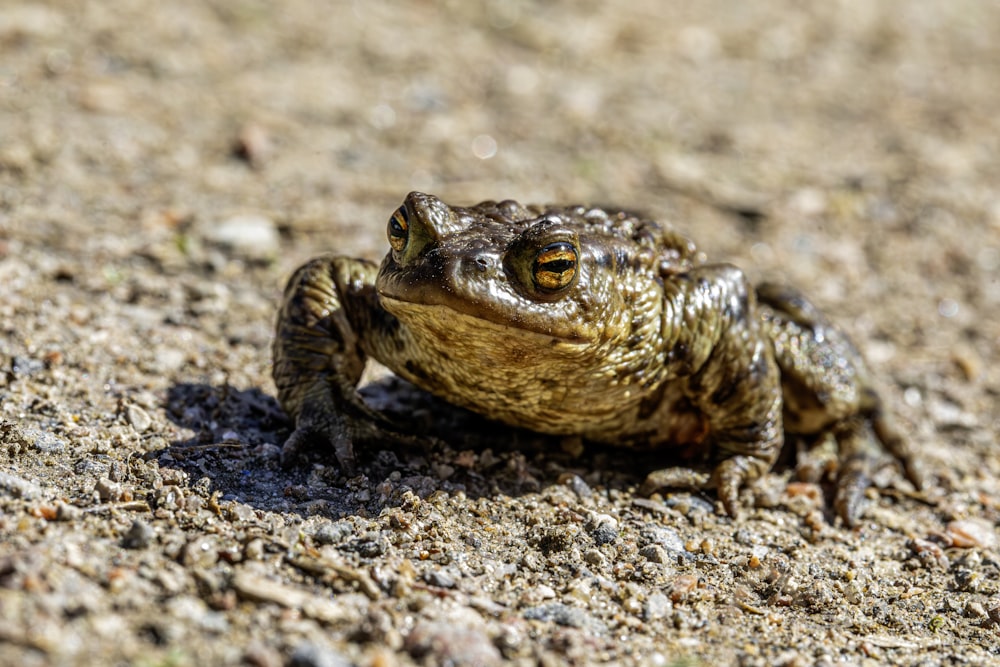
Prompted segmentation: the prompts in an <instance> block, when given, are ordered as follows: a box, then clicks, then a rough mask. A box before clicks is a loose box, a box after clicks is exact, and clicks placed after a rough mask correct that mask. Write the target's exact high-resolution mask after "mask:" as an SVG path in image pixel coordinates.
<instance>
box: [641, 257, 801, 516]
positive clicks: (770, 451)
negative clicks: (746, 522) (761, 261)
mask: <svg viewBox="0 0 1000 667" xmlns="http://www.w3.org/2000/svg"><path fill="white" fill-rule="evenodd" d="M665 289H666V291H667V296H666V304H665V305H666V309H665V315H664V317H665V320H664V321H665V322H666V323H667V327H669V329H668V328H667V327H665V330H667V331H669V333H668V334H667V335H666V336H665V341H666V344H667V350H668V363H669V364H670V366H671V367H672V370H673V372H674V374H675V375H676V377H677V378H678V380H682V381H683V380H686V385H687V386H686V393H687V395H688V399H689V400H690V401H691V402H692V403H693V404H694V405H695V406H696V407H697V408H698V409H699V410H700V411H701V412H702V413H703V414H704V415H705V417H706V418H707V420H708V429H709V438H710V442H711V444H712V446H713V447H714V449H715V456H716V458H717V460H718V461H719V463H718V465H717V467H716V468H715V471H714V473H713V475H712V477H711V479H706V480H703V481H704V482H705V485H706V486H715V487H716V488H717V490H718V494H719V498H720V500H722V504H723V505H724V506H725V508H726V511H727V512H728V513H729V514H730V515H731V516H735V515H736V513H737V510H738V507H739V492H740V489H741V487H743V486H744V485H745V484H746V483H747V482H751V481H753V480H754V479H757V478H758V477H760V476H761V475H763V474H765V473H767V472H768V471H769V470H770V469H771V466H773V465H774V461H775V459H776V458H777V457H778V454H779V453H780V451H781V446H782V444H783V432H782V414H781V410H782V408H781V378H780V374H779V371H778V365H777V362H776V361H775V358H774V351H773V348H772V346H771V344H770V342H769V340H768V339H767V337H766V334H765V332H763V331H762V327H761V325H760V318H759V317H757V315H756V302H755V294H754V291H753V289H752V287H751V286H750V285H749V283H748V281H747V279H746V277H745V276H744V275H743V272H741V271H740V270H739V269H737V268H735V267H733V266H729V265H709V266H702V267H698V268H696V269H694V270H692V271H690V272H688V273H685V274H680V275H677V276H674V277H673V278H672V279H671V280H670V281H669V282H668V283H667V284H666V286H665ZM692 481H696V482H697V481H699V480H697V478H696V477H695V476H693V475H692V474H691V472H690V471H684V470H682V469H667V470H661V471H656V472H654V473H652V474H650V475H649V477H647V479H646V481H645V483H644V484H643V487H642V489H641V491H642V492H644V493H650V492H652V491H655V490H656V489H658V488H663V487H668V486H677V485H682V486H689V485H690V483H691V482H692Z"/></svg>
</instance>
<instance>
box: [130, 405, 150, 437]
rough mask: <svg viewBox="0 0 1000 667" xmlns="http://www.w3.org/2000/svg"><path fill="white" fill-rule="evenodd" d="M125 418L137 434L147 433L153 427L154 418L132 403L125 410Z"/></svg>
mask: <svg viewBox="0 0 1000 667" xmlns="http://www.w3.org/2000/svg"><path fill="white" fill-rule="evenodd" d="M125 418H126V419H127V420H128V423H129V424H131V425H132V428H134V429H135V430H136V432H137V433H145V432H146V431H148V430H149V427H150V426H152V425H153V418H152V417H150V416H149V413H148V412H146V411H145V410H143V409H142V408H140V407H139V406H138V405H135V404H134V403H130V404H129V406H128V407H127V408H125Z"/></svg>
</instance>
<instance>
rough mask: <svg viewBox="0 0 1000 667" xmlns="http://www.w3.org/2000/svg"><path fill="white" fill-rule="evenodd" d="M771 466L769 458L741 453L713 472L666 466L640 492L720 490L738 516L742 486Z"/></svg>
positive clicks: (724, 502) (731, 513)
mask: <svg viewBox="0 0 1000 667" xmlns="http://www.w3.org/2000/svg"><path fill="white" fill-rule="evenodd" d="M769 467H770V465H769V463H768V462H767V461H765V460H762V459H759V458H756V457H753V456H743V455H737V456H732V457H730V458H728V459H725V460H724V461H722V462H721V463H720V464H719V465H718V466H716V468H715V471H714V472H713V473H712V474H711V475H709V474H707V473H704V472H699V471H696V470H692V469H690V468H684V467H676V468H665V469H663V470H655V471H653V472H651V473H649V475H647V476H646V480H645V481H644V482H643V483H642V485H641V486H640V487H639V493H640V494H641V495H644V496H648V495H650V494H652V493H654V492H656V491H659V490H661V489H692V490H706V489H716V491H717V493H718V494H719V500H721V501H722V506H723V507H724V508H725V510H726V514H728V515H729V516H731V517H733V518H734V519H735V518H737V517H738V516H739V513H740V489H742V488H743V487H744V486H745V485H746V484H747V483H749V482H751V481H753V480H755V479H758V478H760V476H761V475H762V474H764V472H766V471H767V469H768V468H769Z"/></svg>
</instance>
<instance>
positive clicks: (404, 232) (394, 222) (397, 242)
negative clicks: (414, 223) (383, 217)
mask: <svg viewBox="0 0 1000 667" xmlns="http://www.w3.org/2000/svg"><path fill="white" fill-rule="evenodd" d="M386 232H387V233H388V235H389V245H391V246H392V249H393V250H395V251H396V252H403V248H405V247H406V242H407V240H408V239H409V238H410V216H409V214H408V213H407V212H406V207H405V206H400V207H399V208H398V209H396V212H395V213H393V214H392V217H391V218H389V226H388V228H387V229H386Z"/></svg>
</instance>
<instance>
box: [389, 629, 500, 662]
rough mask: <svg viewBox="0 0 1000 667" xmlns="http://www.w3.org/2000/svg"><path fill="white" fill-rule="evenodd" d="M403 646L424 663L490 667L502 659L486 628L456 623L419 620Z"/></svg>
mask: <svg viewBox="0 0 1000 667" xmlns="http://www.w3.org/2000/svg"><path fill="white" fill-rule="evenodd" d="M404 647H405V648H406V651H407V653H409V654H410V655H411V656H413V657H414V658H416V659H417V660H423V661H424V662H425V664H436V665H479V666H481V667H491V666H492V665H499V664H501V662H502V661H503V660H502V658H501V656H500V651H498V650H497V648H496V647H495V646H494V645H493V643H492V642H491V641H490V638H489V637H488V636H487V635H486V633H485V632H483V631H482V630H479V629H477V628H469V627H462V626H460V625H456V624H454V623H446V622H430V621H420V622H418V623H417V624H416V626H414V628H413V630H412V631H411V632H410V634H409V635H407V637H406V641H405V643H404ZM428 658H431V660H430V661H428V660H427V659H428Z"/></svg>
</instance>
